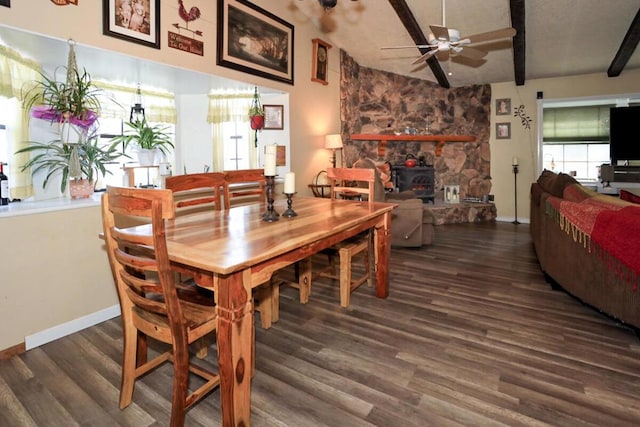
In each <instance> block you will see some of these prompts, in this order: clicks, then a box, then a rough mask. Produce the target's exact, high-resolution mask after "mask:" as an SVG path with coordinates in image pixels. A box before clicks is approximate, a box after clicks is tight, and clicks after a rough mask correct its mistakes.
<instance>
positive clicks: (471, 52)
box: [456, 46, 487, 60]
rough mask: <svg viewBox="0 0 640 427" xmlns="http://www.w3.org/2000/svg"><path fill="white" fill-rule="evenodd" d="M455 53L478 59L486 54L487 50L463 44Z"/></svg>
mask: <svg viewBox="0 0 640 427" xmlns="http://www.w3.org/2000/svg"><path fill="white" fill-rule="evenodd" d="M456 54H457V55H460V56H464V57H466V58H469V59H475V60H480V59H482V58H484V57H485V56H487V52H485V51H483V50H480V49H475V48H473V47H469V46H465V47H464V48H462V50H461V51H460V52H456Z"/></svg>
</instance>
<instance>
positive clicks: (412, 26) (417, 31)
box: [389, 0, 451, 88]
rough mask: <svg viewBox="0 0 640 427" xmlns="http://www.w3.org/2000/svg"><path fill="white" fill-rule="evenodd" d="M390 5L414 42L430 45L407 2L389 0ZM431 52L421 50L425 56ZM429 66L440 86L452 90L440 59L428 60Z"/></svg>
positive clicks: (431, 58)
mask: <svg viewBox="0 0 640 427" xmlns="http://www.w3.org/2000/svg"><path fill="white" fill-rule="evenodd" d="M389 3H390V4H391V6H392V7H393V9H394V10H395V11H396V14H397V15H398V18H400V21H402V25H404V28H406V30H407V32H408V33H409V35H410V36H411V38H412V39H413V42H414V43H415V44H417V45H419V44H429V43H428V40H427V37H426V36H425V35H424V33H423V32H422V29H421V28H420V25H418V21H416V18H415V16H413V12H411V9H409V6H408V5H407V3H406V2H405V0H389ZM428 51H429V49H420V53H421V54H425V53H427V52H428ZM427 65H429V68H431V71H432V72H433V75H434V76H435V78H436V80H438V83H439V84H440V86H442V87H444V88H450V87H451V85H450V84H449V80H447V76H446V75H445V73H444V71H443V70H442V67H440V63H439V62H438V58H436V57H435V55H434V56H432V57H430V58H429V59H427Z"/></svg>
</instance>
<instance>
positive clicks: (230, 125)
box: [222, 121, 256, 170]
mask: <svg viewBox="0 0 640 427" xmlns="http://www.w3.org/2000/svg"><path fill="white" fill-rule="evenodd" d="M222 135H223V141H224V147H223V153H224V154H223V156H224V170H238V169H253V168H255V167H256V165H252V163H251V153H250V151H249V150H250V149H251V148H250V147H252V144H251V139H252V137H253V135H251V127H250V126H249V121H246V122H241V121H236V122H224V123H223V124H222Z"/></svg>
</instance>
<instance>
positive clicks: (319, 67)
mask: <svg viewBox="0 0 640 427" xmlns="http://www.w3.org/2000/svg"><path fill="white" fill-rule="evenodd" d="M311 41H312V42H313V67H312V70H311V81H312V82H318V83H322V84H323V85H328V84H329V80H328V76H327V72H328V70H329V69H328V66H329V49H331V45H330V44H329V43H327V42H325V41H322V40H320V39H313V40H311Z"/></svg>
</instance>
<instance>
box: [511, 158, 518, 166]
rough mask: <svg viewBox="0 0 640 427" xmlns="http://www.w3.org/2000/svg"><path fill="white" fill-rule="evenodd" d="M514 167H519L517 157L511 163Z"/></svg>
mask: <svg viewBox="0 0 640 427" xmlns="http://www.w3.org/2000/svg"><path fill="white" fill-rule="evenodd" d="M511 164H512V165H513V166H518V158H517V157H515V156H514V157H513V163H511Z"/></svg>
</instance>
